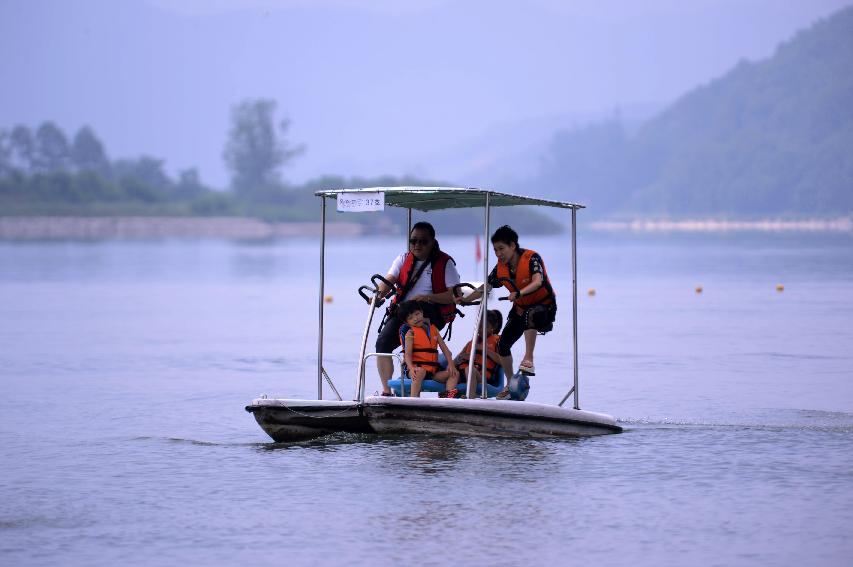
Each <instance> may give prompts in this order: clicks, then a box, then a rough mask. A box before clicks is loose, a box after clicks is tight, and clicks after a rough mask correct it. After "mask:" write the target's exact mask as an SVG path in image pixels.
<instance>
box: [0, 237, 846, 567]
mask: <svg viewBox="0 0 853 567" xmlns="http://www.w3.org/2000/svg"><path fill="white" fill-rule="evenodd" d="M399 240H400V241H399V242H396V241H395V239H394V238H383V239H359V240H332V241H331V242H330V243H329V249H328V254H327V278H328V283H327V290H326V291H327V293H328V294H329V295H331V296H333V302H332V303H330V304H328V306H327V318H326V331H327V334H326V345H325V348H326V356H327V362H326V366H327V369H328V370H329V373H330V374H331V376H332V378H333V379H334V380H335V382H336V384H337V386H338V388H339V389H340V390H341V393H342V394H344V395H345V397H351V396H352V393H353V390H354V386H355V371H356V362H355V361H356V357H357V353H358V350H359V344H358V343H359V339H360V336H361V333H362V329H363V325H364V319H365V316H366V310H365V306H364V304H363V302H362V301H361V299H359V298H358V297H357V296H356V295H355V289H356V288H357V286H358V285H360V284H361V283H366V282H367V279H368V277H369V276H370V275H371V274H372V273H374V272H381V273H384V272H385V270H386V269H387V267H388V266H389V265H390V263H391V259H392V257H393V255H394V254H396V253H397V252H398V251H399V250H398V249H399V247H400V245H401V244H402V236H401V237H399ZM522 244H527V245H529V246H531V247H533V248H535V249H537V250H539V251H540V252H541V253H542V255H543V257H544V258H545V261H546V263H547V265H548V268H549V271H550V273H551V275H552V277H553V278H554V280H555V282H556V287H557V292H558V295H559V298H560V312H559V315H558V321H557V328H556V330H555V331H554V332H553V333H551V334H549V335H547V336H545V337H541V338H540V340H539V343H538V347H537V359H536V364H537V368H538V373H537V376H536V377H535V378H534V379H533V384H532V390H531V395H530V398H529V399H530V400H532V401H537V402H547V403H556V402H557V401H559V400H560V399H561V398H562V396H563V395H564V394H565V392H566V391H567V390H568V388H569V385H570V382H571V376H572V370H571V350H570V349H571V334H570V333H571V315H570V308H571V297H570V292H571V287H570V285H571V277H570V274H571V271H570V256H569V248H568V246H567V244H566V242H565V240H563V239H559V238H537V239H534V238H531V239H530V241H529V242H525V241H523V242H522ZM442 246H443V248H444V249H446V250H448V251H449V252H450V253H451V254H453V255H454V256H455V257H456V259H457V261H458V263H459V265H460V270H461V272H462V274H463V277H465V278H466V279H473V278H474V277H475V276H474V272H475V270H474V268H473V238H464V239H462V238H457V239H451V238H447V239H443V240H442ZM579 252H580V256H579V286H580V289H581V292H582V293H581V294H580V296H579V302H578V303H579V306H578V309H579V317H580V320H579V344H580V363H581V389H580V402H581V407H582V408H583V409H589V410H594V411H602V412H605V413H610V414H612V415H614V416H616V417H617V419H619V420H620V422H621V425H622V426H623V427H624V428H625V432H624V433H623V434H620V435H608V436H601V437H594V438H588V439H579V440H557V441H553V440H542V441H539V440H536V441H531V440H491V439H477V438H461V437H460V438H454V437H445V438H438V437H437V438H430V437H381V438H380V437H372V436H339V437H331V438H327V439H324V440H318V441H313V442H306V443H299V444H292V445H282V444H273V443H271V442H270V441H269V439H268V438H267V437H266V435H265V434H264V433H263V432H262V431H261V429H260V428H259V427H258V426H257V424H256V423H255V421H254V419H253V418H252V416H251V415H250V414H248V413H246V412H245V411H244V409H243V408H244V406H245V405H246V404H247V403H248V402H249V401H251V399H252V398H254V397H257V396H259V395H260V394H263V393H266V394H268V395H269V396H271V397H272V396H274V397H306V398H313V397H316V377H315V376H316V374H315V368H316V367H315V364H316V362H315V360H316V327H317V316H316V308H317V273H318V262H319V261H318V243H317V241H316V240H311V239H303V240H300V239H295V240H291V241H289V242H280V243H267V244H257V243H255V244H253V243H231V242H221V241H198V242H159V243H158V242H151V243H145V242H142V243H139V242H137V243H133V242H105V243H30V244H10V243H4V244H0V385H1V386H2V390H3V393H2V396H0V447H2V449H0V451H2V462H0V502H2V506H0V563H2V564H3V565H45V564H57V565H86V566H93V565H110V566H112V565H208V566H210V565H235V564H247V565H352V566H362V565H363V566H370V567H384V566H392V565H400V564H415V565H447V564H460V565H477V566H479V565H483V566H495V565H554V564H580V563H581V562H591V563H593V564H599V565H624V564H632V565H850V564H851V563H853V324H851V321H853V238H850V237H849V236H838V237H832V238H827V237H816V236H803V235H787V236H773V235H765V236H755V237H748V238H747V237H742V236H693V237H665V236H645V237H628V236H620V237H616V236H602V235H595V234H587V233H584V232H582V233H581V237H580V249H579ZM478 279H479V278H478ZM777 284H783V285H784V286H785V289H784V291H783V292H777V291H776V289H775V287H776V285H777ZM700 285H701V286H702V287H703V290H704V291H703V293H701V294H697V293H696V292H695V291H694V290H695V288H696V287H697V286H700ZM588 288H595V290H596V292H597V293H596V295H595V296H594V297H591V296H589V295H587V293H586V290H587V289H588ZM500 307H502V308H503V309H504V311H505V310H506V307H505V306H504V305H501V306H500ZM471 319H473V316H470V317H467V318H466V319H463V320H461V321H460V322H459V324H458V325H457V327H456V329H455V333H454V339H453V340H452V341H451V348H452V349H454V350H458V349H459V348H460V347H461V346H462V345H463V344H464V343H465V342H466V341H467V340H468V338H470V324H471ZM374 331H375V329H374ZM374 334H375V332H374V333H372V335H371V344H372V337H373V336H374ZM377 388H378V380H377V379H376V377H375V373H374V372H372V371H371V373H370V374H369V381H368V391H373V390H376V389H377ZM326 396H327V397H330V394H329V393H328V392H327V393H326Z"/></svg>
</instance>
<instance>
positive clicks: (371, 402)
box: [246, 187, 622, 442]
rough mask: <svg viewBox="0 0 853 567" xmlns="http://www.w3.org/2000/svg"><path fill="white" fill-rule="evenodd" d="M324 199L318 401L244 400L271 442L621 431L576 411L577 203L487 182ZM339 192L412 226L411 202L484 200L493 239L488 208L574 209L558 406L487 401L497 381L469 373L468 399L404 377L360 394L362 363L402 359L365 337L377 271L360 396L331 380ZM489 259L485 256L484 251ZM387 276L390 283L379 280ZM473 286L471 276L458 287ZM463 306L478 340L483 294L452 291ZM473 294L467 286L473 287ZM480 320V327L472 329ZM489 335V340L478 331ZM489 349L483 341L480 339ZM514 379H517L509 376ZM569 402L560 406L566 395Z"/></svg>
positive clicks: (359, 207) (447, 205)
mask: <svg viewBox="0 0 853 567" xmlns="http://www.w3.org/2000/svg"><path fill="white" fill-rule="evenodd" d="M315 195H316V196H317V197H319V198H320V218H321V236H320V286H319V301H318V305H319V308H318V311H319V318H318V340H317V399H315V400H303V399H276V398H268V397H266V396H262V397H260V398H256V399H254V400H252V402H251V403H250V404H249V405H247V406H246V411H247V412H249V413H251V414H252V415H253V416H254V417H255V420H256V421H257V422H258V425H260V426H261V428H262V429H263V430H264V431H265V432H266V433H267V434H268V435H269V436H270V437H271V438H272V439H273V440H274V441H276V442H292V441H301V440H306V439H313V438H316V437H321V436H324V435H330V434H335V433H357V434H373V435H382V434H415V435H425V434H426V435H475V436H482V437H510V438H561V437H569V438H571V437H585V436H591V435H604V434H611V433H619V432H621V431H622V428H621V427H620V426H619V425H618V424H617V423H616V420H615V419H614V418H613V417H612V416H610V415H607V414H604V413H597V412H592V411H587V410H582V409H580V403H579V372H578V347H577V345H578V340H577V328H578V323H577V212H578V211H579V210H581V209H583V208H585V207H584V206H583V205H580V204H577V203H568V202H562V201H553V200H549V199H541V198H538V197H527V196H521V195H513V194H510V193H502V192H498V191H494V190H491V189H478V188H467V187H368V188H358V189H327V190H321V191H317V192H316V193H315ZM329 200H335V201H336V202H337V209H338V210H339V211H350V212H364V211H381V210H384V209H385V207H387V206H390V207H400V208H405V209H407V211H408V226H409V230H408V231H407V233H406V235H407V238H408V235H409V234H410V233H411V227H412V210H418V211H423V212H430V211H437V210H443V209H451V208H483V210H484V219H483V231H484V236H485V239H484V242H489V236H490V216H491V209H492V207H505V206H515V205H535V206H543V207H555V208H559V209H567V210H569V211H570V213H571V250H572V343H573V345H572V361H573V370H574V372H573V381H572V385H571V388H570V389H569V391H568V392H567V393H566V395H565V396H564V397H563V399H562V400H561V401H560V402H559V403H557V404H541V403H533V402H528V401H514V400H497V399H492V397H493V396H494V395H495V391H496V389H494V388H486V389H485V390H483V389H482V388H480V387H476V388H475V387H474V381H473V380H472V379H471V378H472V377H471V376H468V377H467V379H466V380H465V382H466V386H463V387H465V388H466V393H467V399H446V398H432V397H419V398H415V397H410V396H407V390H408V388H407V385H408V382H409V381H408V379H404V378H402V377H401V378H398V379H397V380H394V381H392V383H391V386H392V388H395V390H394V391H395V392H396V394H397V395H395V396H365V389H366V388H365V383H366V379H365V374H366V370H365V369H366V363H367V361H368V360H369V359H371V358H374V357H380V356H387V357H391V358H392V359H393V360H395V361H396V362H397V363H398V366H399V364H400V363H401V362H402V359H401V355H400V354H393V353H392V354H386V353H376V352H371V353H368V352H367V338H368V335H369V333H370V328H371V324H372V322H373V319H374V315H375V313H376V310H377V309H378V308H379V307H380V306H381V305H382V303H383V302H384V300H385V298H384V297H381V294H380V291H379V290H380V285H379V283H380V282H382V281H384V278H383V277H382V275H380V274H375V275H374V276H373V277H372V278H371V283H370V284H369V285H363V286H361V287H360V288H359V289H358V293H359V294H360V295H361V296H362V298H364V300H365V301H366V302H367V304H368V314H367V320H366V323H365V326H364V333H363V335H362V342H361V350H360V353H359V358H358V360H357V361H356V364H357V372H356V376H357V378H356V388H355V391H356V395H355V399H353V400H344V399H342V397H341V395H340V393H339V392H338V389H337V387H336V386H335V384H334V383H333V381H332V379H331V378H330V377H329V375H328V373H326V371H325V369H324V367H323V321H324V313H323V309H324V293H325V252H326V216H327V214H326V212H327V202H328V201H329ZM487 257H488V256H487ZM487 279H488V262H487V261H484V262H483V281H484V282H485V281H487ZM385 283H387V282H385ZM465 286H467V287H470V288H474V287H475V286H474V285H472V284H469V283H465V284H460V286H457V288H460V287H465ZM457 291H458V294H459V295H460V296H462V297H463V305H476V306H477V307H478V313H477V319H476V320H477V321H478V322H479V323H478V325H475V329H474V333H473V338H472V342H473V341H476V340H478V331H480V330H482V334H483V335H485V325H486V321H485V317H482V314H483V313H485V312H486V310H487V307H488V301H489V294H487V293H486V294H482V299H480V300H479V301H464V299H465V296H464V290H457ZM469 295H470V294H469ZM480 324H481V325H482V329H478V328H477V327H479V326H480ZM481 340H483V341H484V342H485V339H482V337H481ZM483 350H485V344H483ZM473 356H474V349H471V357H472V358H471V360H470V361H469V370H471V369H473V366H474V365H473ZM514 378H515V377H514ZM324 386H328V388H329V389H330V390H331V393H333V394H334V395H335V397H336V398H337V399H336V400H332V399H324V398H323V396H324V389H325V388H324ZM442 389H443V385H442V384H439V383H435V384H432V385H430V384H428V383H425V385H424V391H441V390H442ZM570 398H571V399H572V402H573V403H572V406H571V407H564V404H565V403H566V401H568V400H569V399H570Z"/></svg>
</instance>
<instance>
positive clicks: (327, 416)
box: [278, 406, 352, 419]
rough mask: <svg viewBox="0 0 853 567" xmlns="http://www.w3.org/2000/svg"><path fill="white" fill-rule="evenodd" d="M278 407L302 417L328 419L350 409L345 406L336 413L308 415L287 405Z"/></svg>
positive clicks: (350, 409)
mask: <svg viewBox="0 0 853 567" xmlns="http://www.w3.org/2000/svg"><path fill="white" fill-rule="evenodd" d="M278 407H283V408H284V409H286V410H287V411H289V412H292V413H295V414H296V415H299V416H302V417H310V418H311V419H328V418H330V417H338V416H339V415H343V414H345V413H347V412H349V411H352V408H346V409H342V410H341V411H339V412H337V413H333V414H332V415H308V414H307V413H302V412H301V411H296V410H295V409H293V408H290V407H287V406H278Z"/></svg>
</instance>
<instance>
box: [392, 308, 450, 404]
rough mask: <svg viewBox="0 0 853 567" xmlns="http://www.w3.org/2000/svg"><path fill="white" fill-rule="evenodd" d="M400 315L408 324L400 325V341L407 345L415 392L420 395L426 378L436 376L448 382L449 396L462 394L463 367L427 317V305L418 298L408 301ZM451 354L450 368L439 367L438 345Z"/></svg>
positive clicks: (409, 373) (415, 395) (435, 377)
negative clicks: (460, 379) (460, 374)
mask: <svg viewBox="0 0 853 567" xmlns="http://www.w3.org/2000/svg"><path fill="white" fill-rule="evenodd" d="M397 315H398V317H399V318H400V320H401V321H405V324H403V325H401V326H400V344H402V345H403V356H404V359H405V361H406V362H405V369H404V371H405V372H406V374H408V375H409V378H411V379H412V396H413V397H415V398H418V397H420V395H421V387H422V386H423V382H424V380H435V381H436V382H442V383H445V384H446V386H445V387H446V389H447V397H448V398H458V397H459V396H460V394H459V390H457V389H456V385H457V384H458V383H459V371H458V370H456V365H455V364H454V363H453V360H452V357H451V354H450V349H448V348H447V345H446V344H444V341H443V340H442V339H441V335H440V334H439V331H438V328H437V327H436V326H435V325H433V324H432V323H430V321H429V319H425V318H424V312H423V308H422V307H421V305H420V303H418V302H417V301H404V302H403V303H401V304H400V307H399V310H398V311H397ZM439 348H441V352H443V353H444V356H445V357H447V360H448V362H447V369H446V370H440V369H439V367H438V349H439Z"/></svg>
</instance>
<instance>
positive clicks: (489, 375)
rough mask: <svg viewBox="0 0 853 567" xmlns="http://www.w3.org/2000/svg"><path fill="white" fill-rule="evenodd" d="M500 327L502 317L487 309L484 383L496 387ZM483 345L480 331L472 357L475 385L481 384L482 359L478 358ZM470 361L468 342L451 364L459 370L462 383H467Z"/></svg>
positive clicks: (499, 313)
mask: <svg viewBox="0 0 853 567" xmlns="http://www.w3.org/2000/svg"><path fill="white" fill-rule="evenodd" d="M501 325H503V315H501V312H500V311H498V310H497V309H489V311H488V312H487V313H486V327H487V328H486V332H487V333H488V335H487V337H486V381H487V382H488V383H489V384H491V385H492V386H495V385H497V378H498V377H497V373H496V372H495V370H496V369H497V366H498V364H500V363H501V358H500V355H499V354H498V341H499V340H500V335H499V334H498V333H499V332H500V330H501ZM482 343H483V334H482V331H481V332H480V333H478V334H477V350H476V351H475V352H476V354H475V355H474V374H473V376H474V381H475V382H476V383H478V384H479V383H481V382H482V377H481V375H480V373H481V371H482V367H483V359H482V357H481V356H480V353H481V350H482ZM469 360H471V341H468V344H466V345H465V348H463V349H462V352H460V353H459V354H457V355H456V358H454V359H453V362H455V363H456V367H457V368H458V369H459V372H460V373H462V376H463V381H467V380H466V378H467V376H468V361H469Z"/></svg>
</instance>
